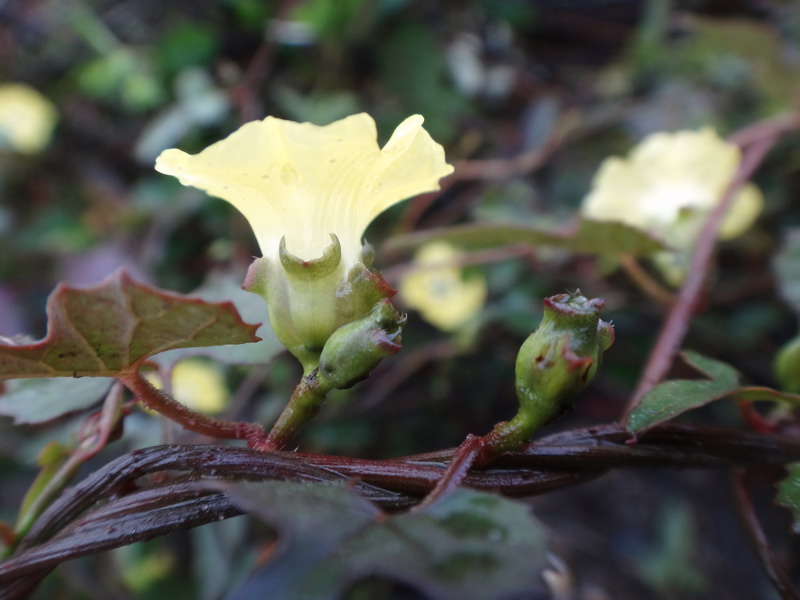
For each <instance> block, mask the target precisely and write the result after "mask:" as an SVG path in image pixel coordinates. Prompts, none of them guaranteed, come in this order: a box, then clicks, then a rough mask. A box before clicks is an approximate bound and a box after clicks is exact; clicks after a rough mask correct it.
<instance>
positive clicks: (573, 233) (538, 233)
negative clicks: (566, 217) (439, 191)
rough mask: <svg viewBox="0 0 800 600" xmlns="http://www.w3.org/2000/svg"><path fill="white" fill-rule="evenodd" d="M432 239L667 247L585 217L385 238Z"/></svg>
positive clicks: (404, 241)
mask: <svg viewBox="0 0 800 600" xmlns="http://www.w3.org/2000/svg"><path fill="white" fill-rule="evenodd" d="M433 240H443V241H447V242H451V243H453V244H458V245H460V246H464V247H466V248H470V249H478V248H490V247H494V246H504V245H507V244H529V245H531V246H551V247H556V248H564V249H566V250H571V251H573V252H580V253H585V254H600V255H609V254H634V255H647V254H652V253H653V252H657V251H659V250H664V249H665V248H666V246H665V245H664V244H663V242H661V241H659V240H657V239H656V238H654V237H652V236H650V235H649V234H648V233H646V232H644V231H641V230H639V229H636V228H634V227H630V226H628V225H625V224H623V223H614V222H606V221H590V220H587V219H583V220H581V221H580V222H579V223H578V224H577V226H573V227H569V228H561V229H546V228H540V227H533V226H530V225H516V224H511V223H509V224H498V223H491V224H483V223H476V224H469V225H457V226H454V227H447V228H442V229H429V230H426V231H420V232H417V233H412V234H408V235H401V236H396V237H394V238H391V239H390V240H389V241H388V242H387V246H388V247H389V248H392V249H405V248H415V247H417V246H420V245H422V244H424V243H426V242H430V241H433Z"/></svg>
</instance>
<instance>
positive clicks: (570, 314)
mask: <svg viewBox="0 0 800 600" xmlns="http://www.w3.org/2000/svg"><path fill="white" fill-rule="evenodd" d="M604 304H605V302H604V301H603V300H602V299H601V298H593V299H592V300H588V299H586V298H584V297H583V296H581V295H580V293H579V292H576V293H574V294H559V295H558V296H552V297H550V298H545V301H544V316H543V318H542V322H541V324H540V325H539V327H538V328H537V329H536V331H534V332H533V333H532V334H531V335H530V336H529V337H528V339H527V340H525V342H524V343H523V344H522V347H521V348H520V350H519V354H518V355H517V367H516V374H517V397H518V399H519V403H520V410H521V411H523V412H525V413H527V415H528V418H529V419H533V420H534V421H536V422H537V423H538V424H539V425H542V424H544V423H546V422H547V421H549V420H550V419H552V418H553V417H555V416H557V415H558V414H559V413H560V412H561V411H563V410H564V409H565V408H566V407H567V405H568V404H569V403H570V402H572V400H574V399H575V397H576V396H577V395H578V394H580V392H582V391H583V390H584V388H586V386H587V385H588V384H589V382H590V381H591V380H592V379H593V378H594V375H595V373H596V372H597V368H598V367H599V366H600V361H601V359H602V355H603V352H604V351H605V350H606V349H607V348H608V347H609V346H611V344H612V342H613V341H614V329H613V327H612V326H611V325H610V324H609V323H606V322H605V321H601V320H600V311H601V310H602V309H603V306H604Z"/></svg>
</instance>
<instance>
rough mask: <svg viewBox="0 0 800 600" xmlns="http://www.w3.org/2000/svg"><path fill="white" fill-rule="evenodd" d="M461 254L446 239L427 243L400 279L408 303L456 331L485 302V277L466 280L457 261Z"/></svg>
mask: <svg viewBox="0 0 800 600" xmlns="http://www.w3.org/2000/svg"><path fill="white" fill-rule="evenodd" d="M462 254H463V253H462V252H460V251H459V250H458V249H457V248H455V247H454V246H452V245H450V244H448V243H446V242H431V243H429V244H426V245H425V246H423V247H422V248H420V250H419V251H418V252H417V253H416V255H415V256H414V266H413V267H412V269H411V270H410V271H409V272H408V273H406V274H405V275H404V276H403V277H402V279H401V280H400V286H399V287H400V294H401V295H402V297H403V300H404V301H405V303H406V304H407V305H408V306H409V307H410V308H414V309H416V310H418V311H419V312H420V314H421V315H422V317H423V318H424V319H425V320H426V321H428V322H430V323H431V324H433V325H435V326H436V327H438V328H439V329H442V330H444V331H455V330H457V329H458V328H459V327H461V326H462V325H464V324H465V323H467V322H468V321H469V320H470V319H472V318H473V317H474V316H475V315H476V314H478V312H480V310H481V308H482V307H483V304H484V303H485V302H486V280H485V279H484V278H483V277H480V276H473V277H470V278H469V279H464V276H463V272H462V269H461V268H460V267H458V266H456V265H455V264H454V263H455V261H456V260H457V259H458V258H459V257H460V256H462Z"/></svg>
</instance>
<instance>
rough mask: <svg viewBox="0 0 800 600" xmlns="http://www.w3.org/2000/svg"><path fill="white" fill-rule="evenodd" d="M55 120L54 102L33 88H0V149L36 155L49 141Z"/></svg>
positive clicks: (13, 85) (9, 85) (1, 86)
mask: <svg viewBox="0 0 800 600" xmlns="http://www.w3.org/2000/svg"><path fill="white" fill-rule="evenodd" d="M56 119H57V113H56V108H55V106H53V103H52V102H50V100H48V99H47V98H45V97H44V96H42V95H41V94H40V93H39V92H37V91H36V90H35V89H33V88H32V87H30V86H27V85H24V84H21V83H8V84H5V85H0V147H2V146H7V147H9V148H11V149H12V150H15V151H17V152H20V153H22V154H36V153H37V152H40V151H41V150H43V149H44V147H45V146H47V144H48V143H49V142H50V136H51V135H52V133H53V127H54V126H55V123H56Z"/></svg>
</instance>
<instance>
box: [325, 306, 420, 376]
mask: <svg viewBox="0 0 800 600" xmlns="http://www.w3.org/2000/svg"><path fill="white" fill-rule="evenodd" d="M405 322H406V315H403V314H400V313H398V312H397V310H395V308H394V306H392V304H391V302H389V300H388V299H384V300H382V301H381V302H378V303H377V304H375V306H374V308H373V309H372V311H371V312H370V313H369V314H368V315H367V316H365V317H363V318H361V319H358V320H357V321H353V322H351V323H348V324H347V325H343V326H342V327H340V328H339V329H337V330H336V331H335V332H334V333H333V335H331V337H330V339H328V341H327V343H326V344H325V348H324V349H323V350H322V354H321V356H320V360H319V371H318V372H317V378H318V379H319V380H320V381H321V382H324V384H325V385H327V386H330V387H331V388H336V389H347V388H349V387H352V386H353V385H355V384H356V383H358V382H359V381H361V380H363V379H366V378H367V377H368V376H369V373H370V371H372V369H374V368H375V366H376V365H377V364H378V363H379V362H380V361H381V360H383V359H384V358H385V357H387V356H390V355H392V354H395V353H396V352H397V351H399V350H400V348H401V346H400V342H401V333H402V328H403V325H404V324H405Z"/></svg>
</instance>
